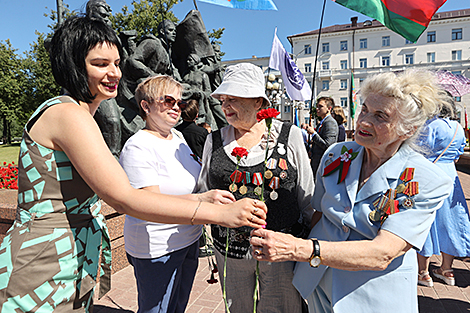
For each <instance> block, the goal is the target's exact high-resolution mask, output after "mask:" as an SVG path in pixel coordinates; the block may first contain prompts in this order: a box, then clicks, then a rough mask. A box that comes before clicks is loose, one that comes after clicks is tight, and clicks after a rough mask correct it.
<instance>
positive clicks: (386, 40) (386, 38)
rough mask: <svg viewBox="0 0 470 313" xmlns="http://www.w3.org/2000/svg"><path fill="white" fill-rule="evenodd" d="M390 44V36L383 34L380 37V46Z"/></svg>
mask: <svg viewBox="0 0 470 313" xmlns="http://www.w3.org/2000/svg"><path fill="white" fill-rule="evenodd" d="M388 46H390V36H383V37H382V47H388Z"/></svg>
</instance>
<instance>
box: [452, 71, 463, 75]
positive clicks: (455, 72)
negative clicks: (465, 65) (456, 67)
mask: <svg viewBox="0 0 470 313" xmlns="http://www.w3.org/2000/svg"><path fill="white" fill-rule="evenodd" d="M451 73H452V74H454V75H462V71H451Z"/></svg>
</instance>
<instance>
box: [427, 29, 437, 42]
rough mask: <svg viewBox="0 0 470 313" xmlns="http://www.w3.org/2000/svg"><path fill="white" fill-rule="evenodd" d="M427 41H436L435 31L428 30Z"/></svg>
mask: <svg viewBox="0 0 470 313" xmlns="http://www.w3.org/2000/svg"><path fill="white" fill-rule="evenodd" d="M428 42H436V32H435V31H432V32H428Z"/></svg>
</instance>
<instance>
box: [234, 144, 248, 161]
mask: <svg viewBox="0 0 470 313" xmlns="http://www.w3.org/2000/svg"><path fill="white" fill-rule="evenodd" d="M232 155H233V156H234V157H237V159H241V158H243V157H248V150H246V149H245V148H242V147H236V148H233V150H232Z"/></svg>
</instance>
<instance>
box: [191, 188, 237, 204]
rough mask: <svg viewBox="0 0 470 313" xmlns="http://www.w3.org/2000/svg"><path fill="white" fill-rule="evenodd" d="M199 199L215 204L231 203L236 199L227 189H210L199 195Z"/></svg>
mask: <svg viewBox="0 0 470 313" xmlns="http://www.w3.org/2000/svg"><path fill="white" fill-rule="evenodd" d="M198 199H199V201H203V202H210V203H214V204H229V203H232V202H234V201H235V197H234V196H233V194H232V193H231V192H230V191H227V190H219V189H214V190H209V191H207V192H204V193H201V194H199V195H198Z"/></svg>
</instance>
